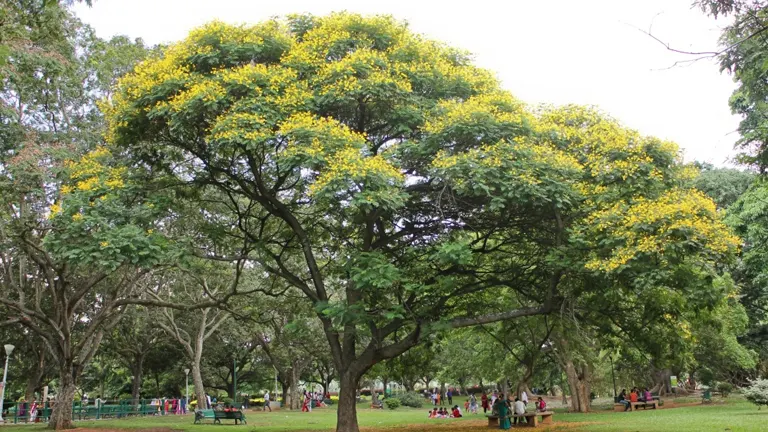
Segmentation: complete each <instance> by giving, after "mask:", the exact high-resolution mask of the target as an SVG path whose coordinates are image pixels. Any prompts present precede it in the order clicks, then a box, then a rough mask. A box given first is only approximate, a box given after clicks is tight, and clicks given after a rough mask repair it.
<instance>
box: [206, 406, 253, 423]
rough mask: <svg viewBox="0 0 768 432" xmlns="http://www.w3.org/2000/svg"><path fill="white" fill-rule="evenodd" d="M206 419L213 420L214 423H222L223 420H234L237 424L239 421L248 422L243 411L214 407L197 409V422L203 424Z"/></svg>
mask: <svg viewBox="0 0 768 432" xmlns="http://www.w3.org/2000/svg"><path fill="white" fill-rule="evenodd" d="M205 419H211V420H213V423H214V424H221V421H222V420H234V421H235V424H237V422H238V421H240V422H242V423H243V424H248V422H246V421H245V414H243V412H242V411H216V410H212V409H210V410H197V411H195V424H202V422H203V421H204V420H205Z"/></svg>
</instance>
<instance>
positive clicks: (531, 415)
mask: <svg viewBox="0 0 768 432" xmlns="http://www.w3.org/2000/svg"><path fill="white" fill-rule="evenodd" d="M553 414H554V412H552V411H540V412H539V411H531V412H527V413H525V414H514V415H511V416H509V418H510V419H511V418H515V417H517V418H524V419H525V421H526V423H522V426H528V427H537V426H538V425H539V423H541V424H552V415H553ZM487 417H488V427H499V416H498V415H493V414H489V415H487ZM539 417H541V422H539Z"/></svg>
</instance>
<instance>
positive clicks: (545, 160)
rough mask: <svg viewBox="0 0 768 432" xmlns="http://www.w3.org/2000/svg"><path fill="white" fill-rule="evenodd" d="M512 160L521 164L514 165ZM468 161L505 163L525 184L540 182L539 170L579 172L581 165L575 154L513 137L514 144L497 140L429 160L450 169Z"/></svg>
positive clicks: (487, 165) (474, 163) (492, 164)
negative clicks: (493, 142) (571, 154)
mask: <svg viewBox="0 0 768 432" xmlns="http://www.w3.org/2000/svg"><path fill="white" fill-rule="evenodd" d="M515 161H522V162H524V163H518V164H515V163H513V162H515ZM464 163H470V164H471V165H472V166H473V167H474V166H480V167H485V168H501V167H502V166H504V167H505V168H504V169H506V170H507V172H508V174H509V175H511V176H512V177H515V178H517V179H518V180H520V181H521V182H523V183H526V184H531V185H533V184H539V183H540V182H541V180H540V179H539V178H538V174H539V173H540V172H563V171H565V172H570V173H574V172H576V173H578V172H580V171H581V169H582V167H581V164H579V161H578V160H576V159H575V158H574V157H572V156H570V155H568V154H566V153H564V152H562V151H560V150H557V149H555V148H552V147H548V146H545V145H542V144H538V143H532V142H528V141H526V140H525V139H516V140H515V142H513V143H511V144H510V143H507V142H505V141H500V142H498V143H496V144H493V145H488V144H486V145H483V146H481V147H479V148H475V149H471V150H468V151H466V152H463V153H461V154H457V155H449V154H448V153H447V152H446V151H443V150H441V151H439V152H438V153H437V155H436V156H435V158H434V159H433V161H432V167H433V168H437V169H449V168H452V167H454V166H457V165H459V164H464Z"/></svg>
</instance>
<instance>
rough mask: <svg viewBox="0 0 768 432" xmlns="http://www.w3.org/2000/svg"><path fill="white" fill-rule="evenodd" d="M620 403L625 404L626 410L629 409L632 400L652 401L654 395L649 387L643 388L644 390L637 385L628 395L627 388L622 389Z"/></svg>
mask: <svg viewBox="0 0 768 432" xmlns="http://www.w3.org/2000/svg"><path fill="white" fill-rule="evenodd" d="M618 400H619V403H620V404H622V405H624V411H628V410H629V408H630V407H631V406H632V402H651V401H653V395H651V392H650V391H649V390H648V388H643V390H642V391H640V389H638V388H637V387H633V388H632V390H631V391H630V392H629V395H627V389H621V393H619V397H618Z"/></svg>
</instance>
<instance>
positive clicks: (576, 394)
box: [555, 336, 591, 412]
mask: <svg viewBox="0 0 768 432" xmlns="http://www.w3.org/2000/svg"><path fill="white" fill-rule="evenodd" d="M556 343H557V345H558V350H557V351H556V354H555V357H556V358H557V360H558V363H560V367H561V368H562V369H563V371H564V372H565V378H566V381H567V382H568V388H569V389H570V393H571V411H574V412H589V407H590V403H591V400H590V397H589V396H590V379H591V373H590V368H589V365H588V364H587V363H585V362H583V361H582V362H580V363H579V364H575V363H574V361H573V355H572V353H571V350H570V347H569V343H568V340H567V339H566V338H565V337H562V336H560V337H557V338H556ZM563 394H565V393H563Z"/></svg>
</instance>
